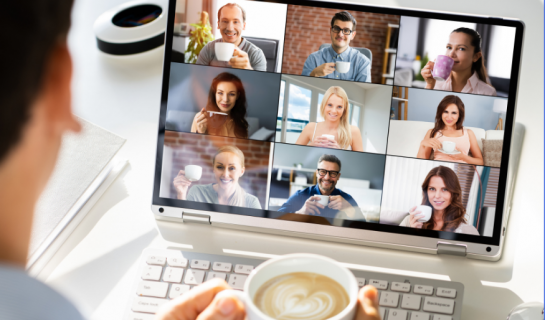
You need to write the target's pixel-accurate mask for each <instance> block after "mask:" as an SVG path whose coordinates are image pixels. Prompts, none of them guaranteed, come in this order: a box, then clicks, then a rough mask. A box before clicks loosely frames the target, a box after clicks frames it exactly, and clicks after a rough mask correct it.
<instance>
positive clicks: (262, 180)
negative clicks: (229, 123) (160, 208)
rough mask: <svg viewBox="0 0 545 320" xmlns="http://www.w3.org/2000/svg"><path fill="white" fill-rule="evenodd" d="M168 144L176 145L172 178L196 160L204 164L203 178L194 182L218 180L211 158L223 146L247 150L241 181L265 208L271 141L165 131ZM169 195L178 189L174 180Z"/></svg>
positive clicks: (245, 151) (208, 182)
mask: <svg viewBox="0 0 545 320" xmlns="http://www.w3.org/2000/svg"><path fill="white" fill-rule="evenodd" d="M165 145H166V146H169V147H172V148H173V158H174V159H173V164H172V174H171V176H172V177H173V178H174V177H176V175H178V172H179V171H180V170H183V168H184V167H185V166H186V165H190V164H194V165H199V166H201V167H202V168H203V173H202V177H201V179H200V180H199V181H195V182H193V185H195V184H202V185H204V184H210V183H216V180H215V178H214V174H213V171H212V170H213V168H212V158H213V157H214V155H215V154H216V151H217V150H218V149H219V148H220V147H222V146H225V145H234V146H236V147H237V148H239V149H240V150H241V151H242V152H243V153H244V157H245V167H246V171H245V173H244V176H243V177H242V178H241V179H240V180H239V184H240V185H241V186H242V188H244V190H246V192H248V193H249V194H252V195H254V196H256V197H257V198H258V199H259V202H260V203H261V207H262V208H265V203H266V192H267V171H268V167H269V153H270V146H271V143H270V142H264V141H254V140H245V139H235V138H226V137H218V136H210V135H202V134H195V133H182V132H174V131H166V132H165ZM170 195H171V198H176V191H175V189H174V186H173V185H172V184H171V185H170Z"/></svg>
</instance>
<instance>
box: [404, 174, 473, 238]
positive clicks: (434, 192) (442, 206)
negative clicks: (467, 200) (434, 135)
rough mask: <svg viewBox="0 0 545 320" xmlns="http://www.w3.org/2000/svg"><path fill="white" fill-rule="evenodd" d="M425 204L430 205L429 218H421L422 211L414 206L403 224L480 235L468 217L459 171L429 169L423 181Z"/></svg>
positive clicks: (422, 216)
mask: <svg viewBox="0 0 545 320" xmlns="http://www.w3.org/2000/svg"><path fill="white" fill-rule="evenodd" d="M422 206H428V207H431V211H432V213H431V217H430V218H428V219H429V220H427V221H426V220H425V219H424V220H422V218H424V215H423V214H422V213H423V212H422V210H417V207H416V206H415V207H412V208H411V209H410V210H409V215H408V216H406V217H405V219H403V221H401V224H400V226H402V227H411V228H419V229H428V230H438V231H450V232H456V233H466V234H472V235H479V231H477V229H476V228H475V227H474V226H472V225H471V224H468V223H467V221H466V219H465V214H466V209H465V207H464V205H463V203H462V188H461V187H460V181H459V180H458V176H457V175H456V173H455V172H454V171H453V170H452V169H450V168H448V167H445V166H438V167H435V168H433V169H431V170H430V172H429V173H428V175H427V176H426V179H424V182H423V183H422Z"/></svg>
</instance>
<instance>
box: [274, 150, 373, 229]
mask: <svg viewBox="0 0 545 320" xmlns="http://www.w3.org/2000/svg"><path fill="white" fill-rule="evenodd" d="M340 177H341V160H339V158H337V157H336V156H334V155H332V154H324V155H322V156H321V157H320V159H319V160H318V168H317V169H316V178H317V180H318V183H317V184H316V185H315V186H312V187H307V188H305V189H303V190H299V191H297V192H296V193H295V194H293V195H292V196H291V197H290V198H289V199H288V201H286V203H284V204H283V205H282V207H281V208H280V209H278V211H280V212H289V213H299V214H309V215H320V216H322V217H325V218H343V219H357V220H363V221H365V218H364V217H363V213H362V212H361V210H360V208H359V207H358V204H357V203H356V200H354V198H352V196H351V195H349V194H348V193H346V192H343V191H341V190H340V189H337V188H336V187H335V186H336V185H337V181H338V180H339V178H340Z"/></svg>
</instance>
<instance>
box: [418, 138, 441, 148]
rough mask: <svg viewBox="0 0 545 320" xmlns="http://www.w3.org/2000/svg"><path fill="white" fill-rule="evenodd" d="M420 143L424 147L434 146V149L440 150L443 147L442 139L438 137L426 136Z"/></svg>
mask: <svg viewBox="0 0 545 320" xmlns="http://www.w3.org/2000/svg"><path fill="white" fill-rule="evenodd" d="M420 145H421V146H423V147H427V148H432V149H433V150H439V149H441V148H442V147H443V144H442V143H441V141H439V139H436V138H426V139H424V140H422V142H420Z"/></svg>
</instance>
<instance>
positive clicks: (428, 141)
mask: <svg viewBox="0 0 545 320" xmlns="http://www.w3.org/2000/svg"><path fill="white" fill-rule="evenodd" d="M464 117H465V106H464V103H463V102H462V100H461V99H460V98H459V97H458V96H455V95H448V96H445V97H444V98H443V100H441V102H440V103H439V105H438V106H437V113H436V114H435V126H434V127H433V129H430V130H428V132H426V135H425V136H424V139H423V140H422V142H420V148H419V149H418V153H417V155H416V157H417V158H419V159H430V157H431V152H432V150H433V151H434V157H433V158H434V160H443V161H453V162H462V163H469V164H475V165H483V163H484V160H483V154H482V152H481V148H480V147H479V144H478V143H477V137H475V133H473V131H472V130H471V129H466V128H464V126H463V124H464ZM445 141H450V142H453V143H455V145H456V150H455V152H452V153H447V152H446V151H443V149H442V147H443V142H445ZM470 153H471V155H469V154H470Z"/></svg>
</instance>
